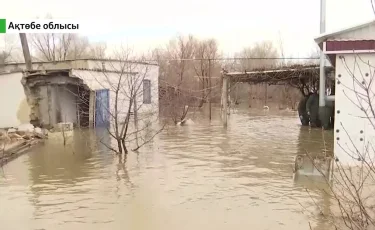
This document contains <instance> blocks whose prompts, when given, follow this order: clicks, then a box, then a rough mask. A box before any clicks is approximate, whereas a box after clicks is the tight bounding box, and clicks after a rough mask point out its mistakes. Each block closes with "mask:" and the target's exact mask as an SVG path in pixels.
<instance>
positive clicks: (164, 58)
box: [153, 35, 195, 124]
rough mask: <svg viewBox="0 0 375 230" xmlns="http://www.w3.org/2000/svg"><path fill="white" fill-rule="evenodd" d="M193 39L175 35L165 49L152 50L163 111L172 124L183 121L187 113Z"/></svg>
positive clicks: (189, 95)
mask: <svg viewBox="0 0 375 230" xmlns="http://www.w3.org/2000/svg"><path fill="white" fill-rule="evenodd" d="M194 48H195V39H194V37H193V36H192V35H189V36H187V37H184V36H177V37H176V38H175V39H172V40H171V41H170V42H169V44H168V45H167V47H166V48H165V49H158V50H155V51H154V53H153V55H154V57H155V58H156V60H158V63H159V66H160V86H161V88H162V90H161V97H160V101H161V106H162V107H163V109H162V112H163V113H167V116H169V117H170V118H171V119H172V120H173V122H174V123H175V124H177V123H178V122H183V121H184V119H185V118H186V115H187V113H188V110H189V104H190V103H189V102H190V99H191V98H192V97H191V89H189V87H188V85H189V83H192V82H194V80H195V79H194V78H193V75H192V74H193V73H194V68H193V65H194V63H193V62H192V60H191V59H193V58H194Z"/></svg>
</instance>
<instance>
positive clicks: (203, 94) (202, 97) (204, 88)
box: [198, 79, 206, 108]
mask: <svg viewBox="0 0 375 230" xmlns="http://www.w3.org/2000/svg"><path fill="white" fill-rule="evenodd" d="M205 92H206V87H205V84H204V79H203V81H202V96H201V100H200V102H199V105H198V107H199V108H202V106H203V103H204V97H205V95H206V93H205Z"/></svg>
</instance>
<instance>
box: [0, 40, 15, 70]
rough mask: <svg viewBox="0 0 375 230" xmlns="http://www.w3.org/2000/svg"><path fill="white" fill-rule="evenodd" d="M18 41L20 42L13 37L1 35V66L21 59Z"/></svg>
mask: <svg viewBox="0 0 375 230" xmlns="http://www.w3.org/2000/svg"><path fill="white" fill-rule="evenodd" d="M16 41H18V40H17V39H16V38H15V37H14V36H12V35H9V34H4V35H0V66H1V65H4V64H7V63H9V62H11V61H15V60H18V59H20V58H19V57H18V56H19V55H18V51H19V46H18V45H17V43H16Z"/></svg>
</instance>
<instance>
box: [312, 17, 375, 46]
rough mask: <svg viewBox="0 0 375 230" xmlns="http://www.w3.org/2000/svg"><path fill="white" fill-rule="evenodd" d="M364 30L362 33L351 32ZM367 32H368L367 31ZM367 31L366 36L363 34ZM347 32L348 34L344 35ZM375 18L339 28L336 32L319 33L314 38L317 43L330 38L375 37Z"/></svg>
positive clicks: (364, 38) (360, 38)
mask: <svg viewBox="0 0 375 230" xmlns="http://www.w3.org/2000/svg"><path fill="white" fill-rule="evenodd" d="M360 30H363V31H362V33H360V34H355V35H354V34H351V35H350V36H349V34H350V33H352V32H355V31H360ZM366 32H367V33H366ZM364 33H366V36H363V34H364ZM345 34H347V35H348V36H343V35H345ZM374 35H375V20H372V21H369V22H366V23H362V24H359V25H355V26H351V27H349V28H344V29H341V30H337V31H334V32H329V33H323V34H321V35H319V37H316V38H315V39H314V40H315V42H316V43H318V44H320V43H322V42H324V41H326V40H328V39H332V38H333V39H336V38H337V39H346V40H355V39H358V40H366V39H375V36H374Z"/></svg>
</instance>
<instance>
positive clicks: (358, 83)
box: [315, 21, 375, 165]
mask: <svg viewBox="0 0 375 230" xmlns="http://www.w3.org/2000/svg"><path fill="white" fill-rule="evenodd" d="M315 41H316V42H317V43H318V44H319V46H320V47H321V48H322V50H323V51H324V53H325V54H326V55H327V57H328V58H329V60H330V61H331V63H332V65H333V66H334V67H335V84H336V93H335V113H336V114H335V140H334V141H335V144H334V154H335V157H337V159H338V160H339V161H340V162H342V163H344V164H349V165H353V164H358V163H359V162H361V161H359V160H361V159H369V158H370V157H371V158H375V152H374V144H375V139H374V138H375V112H374V111H375V107H374V106H375V82H374V80H375V21H371V22H368V23H365V24H361V25H358V26H355V27H351V28H348V29H344V30H341V31H337V32H333V33H327V34H322V35H321V36H320V37H318V38H316V39H315Z"/></svg>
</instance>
